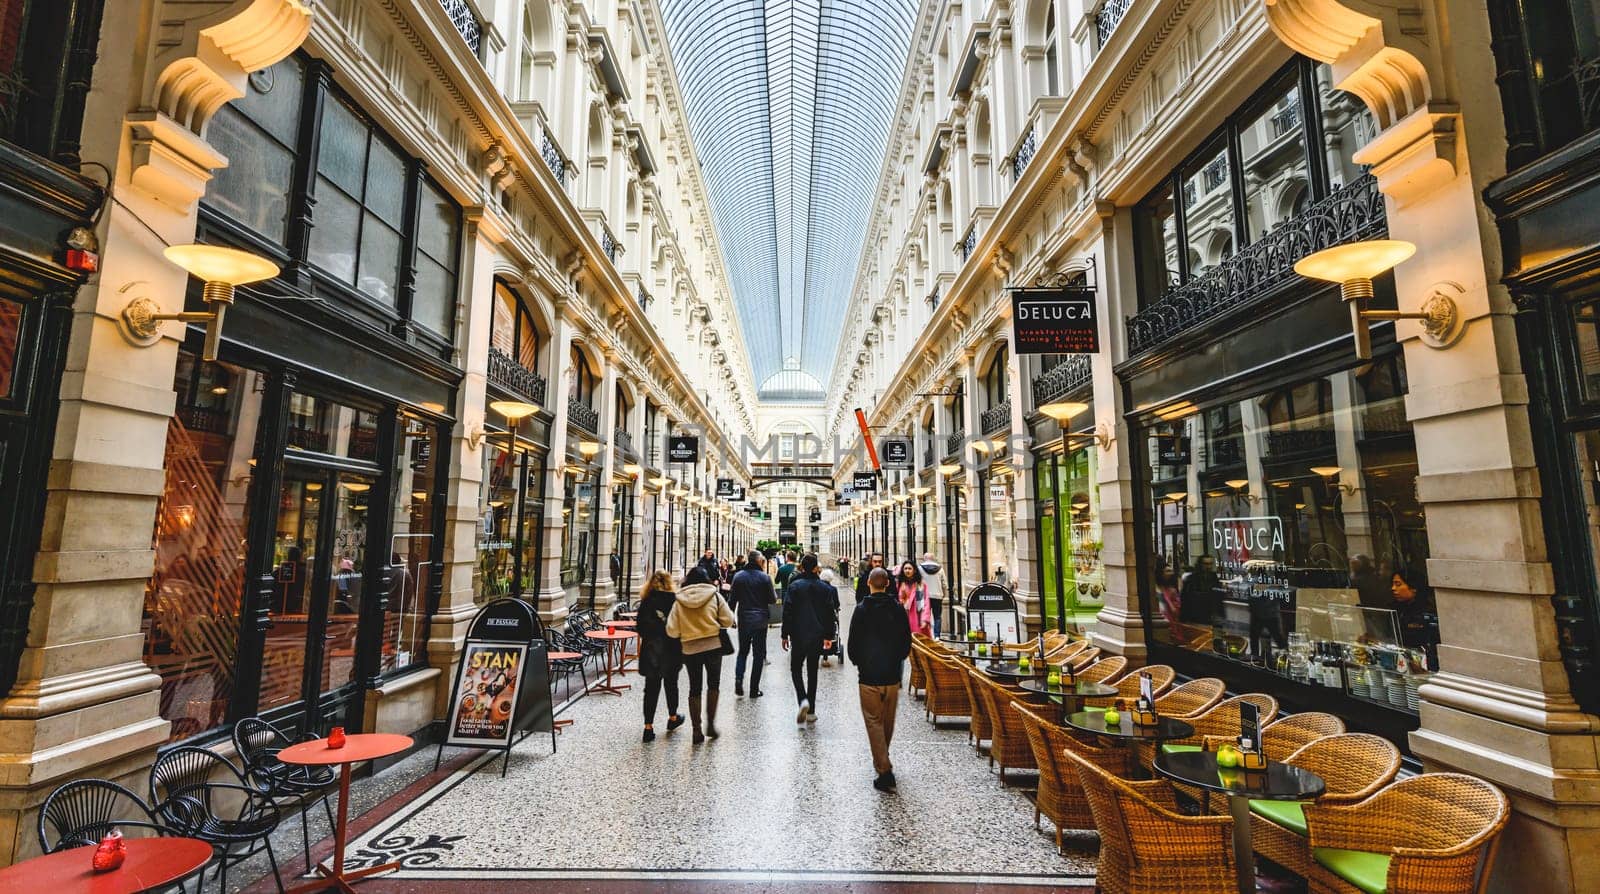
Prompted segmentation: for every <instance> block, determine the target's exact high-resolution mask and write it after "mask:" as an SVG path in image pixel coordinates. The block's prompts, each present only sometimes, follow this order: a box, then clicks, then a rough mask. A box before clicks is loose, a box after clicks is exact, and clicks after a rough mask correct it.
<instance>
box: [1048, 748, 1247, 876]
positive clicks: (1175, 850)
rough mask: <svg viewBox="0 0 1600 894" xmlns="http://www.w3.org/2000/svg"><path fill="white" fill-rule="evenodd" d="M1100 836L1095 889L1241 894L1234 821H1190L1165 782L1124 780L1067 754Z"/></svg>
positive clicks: (1207, 818) (1197, 818) (1214, 818)
mask: <svg viewBox="0 0 1600 894" xmlns="http://www.w3.org/2000/svg"><path fill="white" fill-rule="evenodd" d="M1062 757H1063V759H1064V760H1065V761H1066V762H1067V764H1068V765H1070V766H1072V767H1073V768H1074V769H1075V770H1076V771H1077V773H1078V778H1079V780H1080V781H1081V782H1082V784H1083V790H1084V794H1085V795H1086V796H1087V797H1088V800H1089V808H1090V812H1091V813H1092V814H1093V815H1094V825H1095V829H1096V830H1097V831H1098V832H1099V833H1100V861H1099V866H1098V868H1097V871H1096V873H1095V883H1096V888H1097V890H1099V891H1102V892H1105V894H1236V892H1237V891H1238V889H1239V883H1238V877H1239V874H1238V869H1237V867H1236V866H1235V865H1234V862H1233V819H1232V817H1227V816H1185V815H1184V814H1183V813H1181V812H1179V810H1178V805H1177V804H1176V802H1174V800H1173V797H1172V789H1171V787H1170V786H1168V785H1167V783H1166V782H1164V781H1161V780H1150V781H1147V782H1132V781H1129V780H1126V779H1119V778H1117V777H1116V776H1113V775H1112V774H1110V773H1107V772H1106V771H1105V770H1103V769H1101V768H1100V767H1099V766H1097V765H1096V764H1095V763H1094V762H1093V761H1091V760H1088V759H1086V758H1084V757H1082V756H1080V755H1079V754H1078V753H1077V752H1075V751H1073V750H1071V749H1067V750H1064V751H1063V752H1062Z"/></svg>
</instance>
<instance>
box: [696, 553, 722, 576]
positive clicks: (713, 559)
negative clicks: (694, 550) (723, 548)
mask: <svg viewBox="0 0 1600 894" xmlns="http://www.w3.org/2000/svg"><path fill="white" fill-rule="evenodd" d="M699 565H700V568H701V569H702V570H704V571H705V573H706V578H707V579H708V580H715V579H716V577H717V574H718V573H719V571H720V570H721V569H720V568H719V567H718V565H717V554H716V552H715V551H714V550H712V549H711V547H709V546H708V547H706V551H705V552H704V553H701V555H700V562H699Z"/></svg>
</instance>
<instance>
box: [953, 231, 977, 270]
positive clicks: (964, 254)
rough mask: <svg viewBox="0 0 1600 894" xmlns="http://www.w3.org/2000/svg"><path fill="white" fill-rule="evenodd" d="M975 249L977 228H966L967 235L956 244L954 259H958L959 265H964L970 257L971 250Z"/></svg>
mask: <svg viewBox="0 0 1600 894" xmlns="http://www.w3.org/2000/svg"><path fill="white" fill-rule="evenodd" d="M977 247H978V227H977V226H976V225H973V226H971V227H968V228H967V235H965V236H963V237H961V241H960V242H957V243H956V257H959V258H960V259H961V263H963V264H965V263H966V262H967V258H970V257H972V252H973V249H976V248H977Z"/></svg>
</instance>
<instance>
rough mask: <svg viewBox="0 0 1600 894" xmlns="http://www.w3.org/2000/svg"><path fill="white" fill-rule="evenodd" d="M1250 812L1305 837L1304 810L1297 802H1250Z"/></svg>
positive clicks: (1301, 804) (1302, 805)
mask: <svg viewBox="0 0 1600 894" xmlns="http://www.w3.org/2000/svg"><path fill="white" fill-rule="evenodd" d="M1250 812H1251V813H1253V814H1255V815H1256V816H1259V817H1262V818H1264V819H1266V820H1268V821H1270V822H1272V823H1273V824H1274V825H1278V826H1282V827H1284V828H1285V829H1288V830H1289V831H1291V832H1293V833H1294V834H1296V835H1299V836H1300V837H1302V838H1304V837H1305V836H1306V834H1307V833H1306V809H1305V805H1304V804H1303V803H1301V802H1299V801H1251V802H1250Z"/></svg>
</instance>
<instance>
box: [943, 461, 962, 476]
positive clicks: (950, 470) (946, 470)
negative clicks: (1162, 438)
mask: <svg viewBox="0 0 1600 894" xmlns="http://www.w3.org/2000/svg"><path fill="white" fill-rule="evenodd" d="M959 471H961V466H959V465H957V464H955V463H941V464H940V465H939V474H940V475H947V476H948V475H954V474H955V473H957V472H959Z"/></svg>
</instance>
